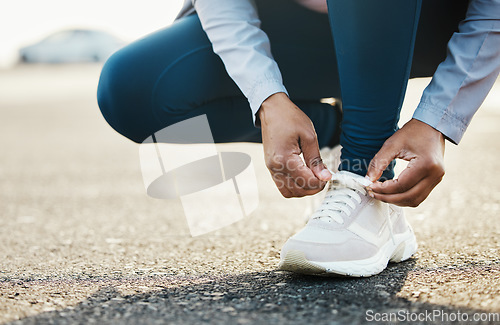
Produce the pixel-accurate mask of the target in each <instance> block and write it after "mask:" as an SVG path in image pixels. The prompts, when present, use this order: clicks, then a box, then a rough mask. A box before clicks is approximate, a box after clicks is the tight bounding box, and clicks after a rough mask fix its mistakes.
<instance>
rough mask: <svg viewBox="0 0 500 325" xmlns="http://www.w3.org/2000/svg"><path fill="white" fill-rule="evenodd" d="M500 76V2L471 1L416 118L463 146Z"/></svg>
mask: <svg viewBox="0 0 500 325" xmlns="http://www.w3.org/2000/svg"><path fill="white" fill-rule="evenodd" d="M499 72H500V0H471V1H470V4H469V8H468V10H467V15H466V18H465V20H463V21H462V22H461V23H460V26H459V31H458V32H457V33H455V34H453V36H452V38H451V39H450V41H449V43H448V55H447V57H446V59H445V61H443V62H442V63H441V64H440V65H439V67H438V68H437V70H436V72H435V73H434V76H433V78H432V80H431V82H430V84H429V85H428V86H427V88H426V89H425V90H424V93H423V95H422V98H421V100H420V103H419V105H418V107H417V109H416V111H415V113H414V115H413V118H415V119H417V120H420V121H422V122H425V123H427V124H429V125H430V126H432V127H433V128H435V129H437V130H438V131H440V132H441V133H443V134H444V135H445V136H446V137H447V138H448V139H449V140H450V141H452V142H454V143H459V142H460V140H461V139H462V136H463V134H464V132H465V130H466V129H467V126H468V125H469V123H470V121H471V119H472V117H473V115H474V114H475V113H476V111H477V110H478V108H479V106H481V104H482V102H483V101H484V99H485V98H486V95H488V92H489V91H490V90H491V88H492V86H493V84H494V83H495V80H496V79H497V77H498V74H499Z"/></svg>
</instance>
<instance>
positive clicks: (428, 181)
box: [372, 177, 439, 207]
mask: <svg viewBox="0 0 500 325" xmlns="http://www.w3.org/2000/svg"><path fill="white" fill-rule="evenodd" d="M438 183H439V181H438V180H436V179H434V178H431V177H426V178H424V179H423V180H422V181H420V182H419V183H418V184H416V185H415V186H413V187H412V188H411V189H410V190H408V191H406V192H404V193H396V194H380V193H374V192H372V196H373V198H375V199H377V200H381V201H383V202H387V203H392V204H395V205H399V206H409V207H417V206H418V205H419V204H420V203H422V202H423V201H424V200H425V199H426V198H427V197H428V196H429V194H430V193H431V191H432V189H433V188H434V187H436V185H437V184H438Z"/></svg>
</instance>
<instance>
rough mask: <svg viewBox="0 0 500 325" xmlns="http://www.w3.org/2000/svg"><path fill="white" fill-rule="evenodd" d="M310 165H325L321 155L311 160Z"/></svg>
mask: <svg viewBox="0 0 500 325" xmlns="http://www.w3.org/2000/svg"><path fill="white" fill-rule="evenodd" d="M309 165H310V166H311V167H317V166H323V159H321V157H320V156H317V157H314V158H312V159H310V160H309Z"/></svg>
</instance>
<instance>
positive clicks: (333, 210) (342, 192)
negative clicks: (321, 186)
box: [311, 173, 371, 224]
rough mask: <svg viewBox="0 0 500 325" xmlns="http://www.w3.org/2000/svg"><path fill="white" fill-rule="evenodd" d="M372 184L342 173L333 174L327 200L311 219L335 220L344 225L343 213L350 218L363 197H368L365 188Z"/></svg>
mask: <svg viewBox="0 0 500 325" xmlns="http://www.w3.org/2000/svg"><path fill="white" fill-rule="evenodd" d="M370 184H371V182H370V181H368V180H366V179H363V178H353V177H352V176H349V175H346V174H342V173H335V174H333V176H332V179H331V181H330V187H329V188H328V192H327V193H326V196H325V199H324V200H323V203H322V204H321V206H320V207H319V208H318V209H317V210H316V212H314V214H313V215H312V216H311V219H320V220H324V221H330V220H333V221H335V222H337V223H339V224H343V223H344V218H343V217H342V213H344V214H345V215H347V216H349V215H350V214H351V212H352V211H353V210H354V209H356V205H357V204H360V203H361V195H366V189H365V188H366V187H367V186H369V185H370Z"/></svg>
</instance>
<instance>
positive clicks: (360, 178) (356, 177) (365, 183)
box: [338, 170, 373, 187]
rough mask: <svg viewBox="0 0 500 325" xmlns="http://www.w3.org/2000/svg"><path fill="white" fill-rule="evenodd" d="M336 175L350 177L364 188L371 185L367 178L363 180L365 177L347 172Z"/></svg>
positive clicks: (343, 171) (342, 171)
mask: <svg viewBox="0 0 500 325" xmlns="http://www.w3.org/2000/svg"><path fill="white" fill-rule="evenodd" d="M338 174H339V175H345V176H347V177H350V178H352V179H354V180H355V181H356V182H357V183H359V184H361V185H363V186H365V187H366V186H370V185H372V184H373V183H372V182H371V181H370V180H369V179H368V178H365V177H363V176H361V175H358V174H354V173H351V172H348V171H346V170H341V171H339V172H338Z"/></svg>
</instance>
